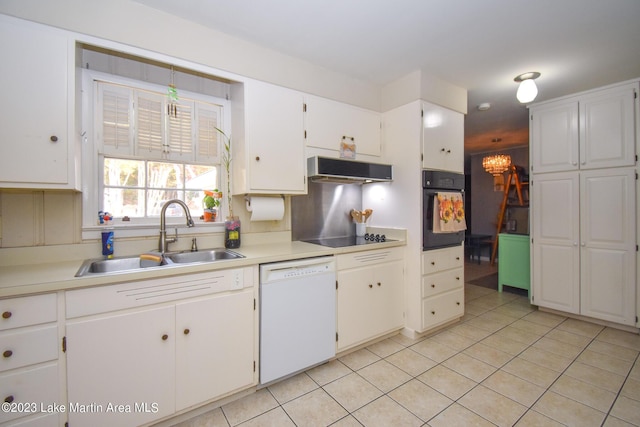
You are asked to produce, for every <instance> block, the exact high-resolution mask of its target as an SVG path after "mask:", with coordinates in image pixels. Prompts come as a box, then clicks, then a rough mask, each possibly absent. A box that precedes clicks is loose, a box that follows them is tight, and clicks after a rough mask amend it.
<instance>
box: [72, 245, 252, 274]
mask: <svg viewBox="0 0 640 427" xmlns="http://www.w3.org/2000/svg"><path fill="white" fill-rule="evenodd" d="M238 258H244V255H240V254H239V253H236V252H233V251H230V250H228V249H224V248H217V249H208V250H203V251H197V252H189V251H184V252H172V253H167V254H165V255H164V257H162V260H161V261H160V262H154V261H145V260H143V259H142V258H141V257H140V256H130V257H117V258H112V259H88V260H86V261H85V262H83V263H82V265H81V266H80V269H79V270H78V272H77V273H76V277H83V276H90V275H95V274H113V273H120V272H124V271H127V272H131V271H135V270H143V269H145V268H166V267H168V266H171V265H174V266H175V265H184V264H200V263H209V262H218V261H224V260H231V259H238Z"/></svg>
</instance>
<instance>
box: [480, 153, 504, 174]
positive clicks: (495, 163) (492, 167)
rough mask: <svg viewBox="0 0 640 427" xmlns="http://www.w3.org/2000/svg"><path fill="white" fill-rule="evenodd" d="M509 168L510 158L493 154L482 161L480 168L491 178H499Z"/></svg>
mask: <svg viewBox="0 0 640 427" xmlns="http://www.w3.org/2000/svg"><path fill="white" fill-rule="evenodd" d="M509 166H511V156H510V155H508V154H495V155H493V156H486V157H485V158H483V159H482V167H483V168H484V170H486V171H487V172H489V173H490V174H491V175H493V176H500V175H502V173H503V172H505V171H506V170H507V169H509Z"/></svg>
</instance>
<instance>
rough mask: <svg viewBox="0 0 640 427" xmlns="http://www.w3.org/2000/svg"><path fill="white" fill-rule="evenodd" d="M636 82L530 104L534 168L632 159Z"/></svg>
mask: <svg viewBox="0 0 640 427" xmlns="http://www.w3.org/2000/svg"><path fill="white" fill-rule="evenodd" d="M637 90H638V84H637V83H630V84H624V85H620V86H614V87H611V88H608V89H602V90H596V91H593V92H590V93H587V94H583V95H579V96H575V97H570V98H567V99H563V100H562V101H554V102H549V103H543V104H539V105H537V106H534V107H532V108H531V165H532V171H533V172H534V173H542V172H557V171H563V170H577V169H596V168H607V167H618V166H633V165H634V164H635V154H636V153H635V114H636V103H637V100H636V98H635V94H636V92H637Z"/></svg>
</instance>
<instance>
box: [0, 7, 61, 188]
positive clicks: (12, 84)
mask: <svg viewBox="0 0 640 427" xmlns="http://www.w3.org/2000/svg"><path fill="white" fill-rule="evenodd" d="M0 18H2V19H1V20H0V52H2V64H3V65H2V78H3V81H4V82H5V84H3V85H2V99H3V100H4V102H2V103H0V115H1V116H2V123H3V125H2V126H0V141H2V144H0V182H2V183H3V185H2V186H3V187H19V186H36V187H38V186H42V185H44V186H53V187H54V188H65V186H66V184H67V183H68V182H69V176H71V175H70V174H69V168H70V167H72V165H71V164H69V163H70V159H69V151H68V150H69V149H71V147H72V144H70V142H69V141H68V138H69V135H68V128H67V126H68V111H69V107H68V102H69V99H71V98H70V94H71V93H72V91H71V90H70V84H69V74H68V72H69V71H68V70H69V68H68V65H69V53H68V47H69V41H68V40H67V37H66V36H65V35H64V34H62V33H60V32H56V31H55V30H52V29H47V28H44V27H41V26H38V25H35V24H31V23H21V22H19V21H15V20H10V19H9V18H6V17H0ZM71 89H72V88H71ZM21 184H22V185H21Z"/></svg>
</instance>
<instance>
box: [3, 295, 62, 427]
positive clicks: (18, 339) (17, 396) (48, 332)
mask: <svg viewBox="0 0 640 427" xmlns="http://www.w3.org/2000/svg"><path fill="white" fill-rule="evenodd" d="M57 320H58V319H57V295H56V294H45V295H35V296H29V297H18V298H9V299H3V300H0V399H1V400H2V401H3V402H4V403H6V404H8V405H9V406H7V407H6V408H5V407H4V406H3V410H2V411H0V425H5V424H4V423H5V422H11V425H17V424H19V425H24V426H55V425H60V424H62V422H63V418H64V415H65V414H64V413H60V412H59V411H55V409H54V408H55V407H56V405H59V404H60V402H61V398H60V380H59V377H60V369H59V364H58V355H59V354H60V351H61V345H59V344H60V343H61V340H59V339H58V338H59V336H58V324H57Z"/></svg>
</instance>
